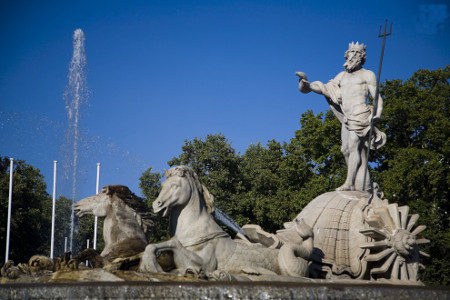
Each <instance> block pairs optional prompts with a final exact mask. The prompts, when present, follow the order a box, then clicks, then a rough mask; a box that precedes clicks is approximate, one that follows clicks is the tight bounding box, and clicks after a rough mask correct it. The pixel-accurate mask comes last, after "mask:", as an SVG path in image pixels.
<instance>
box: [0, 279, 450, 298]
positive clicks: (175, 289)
mask: <svg viewBox="0 0 450 300" xmlns="http://www.w3.org/2000/svg"><path fill="white" fill-rule="evenodd" d="M449 295H450V289H449V288H446V287H428V286H409V285H389V284H380V283H373V282H363V281H361V282H359V281H358V282H356V283H355V281H354V280H353V281H352V282H351V283H350V282H349V283H347V282H345V281H342V280H341V281H340V282H330V281H327V282H326V281H321V282H313V283H310V282H308V283H292V282H233V283H230V282H77V283H45V284H36V283H31V284H19V283H16V284H2V285H0V299H396V300H400V299H449Z"/></svg>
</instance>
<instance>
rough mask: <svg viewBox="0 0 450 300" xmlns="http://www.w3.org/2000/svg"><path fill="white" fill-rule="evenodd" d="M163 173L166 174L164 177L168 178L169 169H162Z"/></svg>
mask: <svg viewBox="0 0 450 300" xmlns="http://www.w3.org/2000/svg"><path fill="white" fill-rule="evenodd" d="M164 175H165V176H166V178H169V171H167V170H166V169H164Z"/></svg>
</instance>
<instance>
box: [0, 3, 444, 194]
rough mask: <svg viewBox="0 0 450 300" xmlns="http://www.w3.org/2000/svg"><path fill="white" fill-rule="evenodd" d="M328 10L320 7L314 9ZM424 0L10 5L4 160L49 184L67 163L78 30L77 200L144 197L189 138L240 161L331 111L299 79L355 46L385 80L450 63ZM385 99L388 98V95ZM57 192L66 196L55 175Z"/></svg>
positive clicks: (438, 21) (0, 23)
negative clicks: (151, 173)
mask: <svg viewBox="0 0 450 300" xmlns="http://www.w3.org/2000/svg"><path fill="white" fill-rule="evenodd" d="M317 2H319V4H318V3H317ZM427 4H428V2H426V1H367V2H361V1H299V0H297V1H2V3H1V4H0V38H1V41H2V42H1V47H0V118H1V119H0V139H1V143H0V154H1V155H3V156H9V157H14V158H16V159H23V160H26V161H27V162H28V163H30V164H32V165H34V166H35V167H37V168H39V169H40V170H41V171H42V173H43V174H44V175H45V178H46V181H47V183H48V190H49V191H51V184H52V176H53V175H52V174H53V173H52V168H53V166H52V161H53V160H54V159H56V160H58V161H61V162H62V161H63V160H64V157H63V156H64V155H65V154H64V153H63V152H64V151H62V150H61V149H62V148H61V145H62V143H63V142H64V134H65V130H66V128H67V113H66V110H65V103H64V100H63V96H62V95H63V93H64V90H65V86H66V84H67V69H68V65H69V62H70V59H71V56H72V34H73V31H74V30H75V29H77V28H81V29H82V30H83V31H84V33H85V34H86V54H87V61H88V71H89V73H88V79H87V82H88V87H89V90H90V92H91V95H90V98H89V101H88V105H86V106H85V107H84V110H83V111H82V118H81V123H80V128H81V130H82V135H83V136H82V140H83V144H82V148H81V150H80V152H81V153H80V170H81V173H82V174H81V175H80V180H79V183H80V192H79V197H84V196H89V195H90V194H93V192H95V175H96V174H95V172H96V163H97V162H101V163H102V169H101V170H102V171H101V180H100V184H101V185H106V184H115V183H121V184H125V185H128V186H130V188H131V189H132V190H133V191H134V192H136V193H138V194H140V191H139V189H138V179H139V176H140V175H141V174H142V172H143V171H145V170H146V169H147V168H148V167H151V166H152V167H153V168H154V170H156V171H162V170H163V169H164V168H168V166H167V161H169V160H170V159H171V158H172V157H174V156H177V155H179V153H180V152H181V146H182V145H183V144H184V140H185V139H187V140H192V139H193V138H195V137H199V138H200V137H201V138H203V137H205V136H206V135H207V134H208V133H212V134H214V133H223V134H224V135H225V136H226V137H227V138H228V139H229V140H230V141H231V142H232V145H233V147H234V148H235V149H236V150H237V151H239V152H241V153H243V152H244V151H245V149H246V148H247V147H248V146H249V145H250V144H251V143H256V142H258V141H260V142H262V143H263V144H264V145H265V144H266V142H267V141H268V140H271V139H275V140H277V141H280V142H283V141H289V139H290V138H292V137H293V136H294V132H295V130H297V129H299V127H300V125H299V118H300V116H301V114H302V113H303V112H305V111H306V110H308V109H312V110H313V111H314V112H315V113H319V112H322V111H326V110H327V105H326V102H325V100H324V99H323V98H322V97H320V96H318V95H314V94H308V95H303V94H300V93H299V92H298V89H297V84H298V80H297V78H296V76H295V75H294V72H295V71H304V72H305V73H306V74H307V75H308V78H309V79H310V80H321V81H324V82H326V81H328V80H329V79H331V78H333V77H334V76H335V75H336V74H338V73H339V72H340V71H341V70H342V69H343V68H342V65H343V63H344V58H343V56H344V52H345V50H346V49H347V47H348V43H349V42H352V41H355V42H356V41H359V42H364V43H365V44H366V45H367V47H368V48H367V56H368V59H367V62H366V65H365V67H366V68H367V69H371V70H373V71H374V72H375V73H376V72H377V70H378V63H379V58H380V51H381V44H382V40H381V39H380V38H378V30H379V26H380V25H382V24H383V25H384V21H385V19H386V18H387V19H389V20H390V21H392V22H393V23H394V25H393V34H392V36H390V37H388V40H387V44H386V52H385V60H384V65H383V71H382V76H381V81H384V80H386V79H407V78H409V77H410V76H411V75H412V74H413V72H414V71H416V70H417V69H420V68H426V69H437V68H442V67H444V66H445V65H446V64H448V63H450V59H449V58H450V55H449V53H450V47H449V45H450V43H449V42H450V39H449V37H450V35H449V18H448V13H449V12H448V6H447V5H446V4H445V2H442V3H441V4H439V3H438V2H434V4H433V5H432V6H426V5H427ZM386 101H389V99H386ZM58 172H59V176H58V182H60V184H61V185H60V188H58V189H57V194H58V195H60V194H64V195H67V196H70V195H69V194H70V192H69V191H70V189H69V188H68V186H70V185H69V184H68V181H69V179H68V176H67V174H64V171H63V170H62V164H61V170H59V171H58Z"/></svg>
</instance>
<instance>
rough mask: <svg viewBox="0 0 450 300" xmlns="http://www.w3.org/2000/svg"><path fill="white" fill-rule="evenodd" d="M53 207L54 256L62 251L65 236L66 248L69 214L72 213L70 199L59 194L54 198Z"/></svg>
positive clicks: (68, 236) (68, 233)
mask: <svg viewBox="0 0 450 300" xmlns="http://www.w3.org/2000/svg"><path fill="white" fill-rule="evenodd" d="M55 204H56V207H55V245H54V247H55V248H54V256H55V257H57V256H60V255H62V254H63V253H64V246H65V245H64V244H65V238H67V248H68V247H69V243H70V241H69V238H70V216H71V214H72V200H71V199H69V198H66V197H64V196H60V197H59V198H58V199H57V200H56V203H55Z"/></svg>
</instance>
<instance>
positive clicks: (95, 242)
mask: <svg viewBox="0 0 450 300" xmlns="http://www.w3.org/2000/svg"><path fill="white" fill-rule="evenodd" d="M99 184H100V163H97V184H96V189H95V193H96V194H98V189H99ZM97 222H98V220H97V216H95V218H94V249H97Z"/></svg>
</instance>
